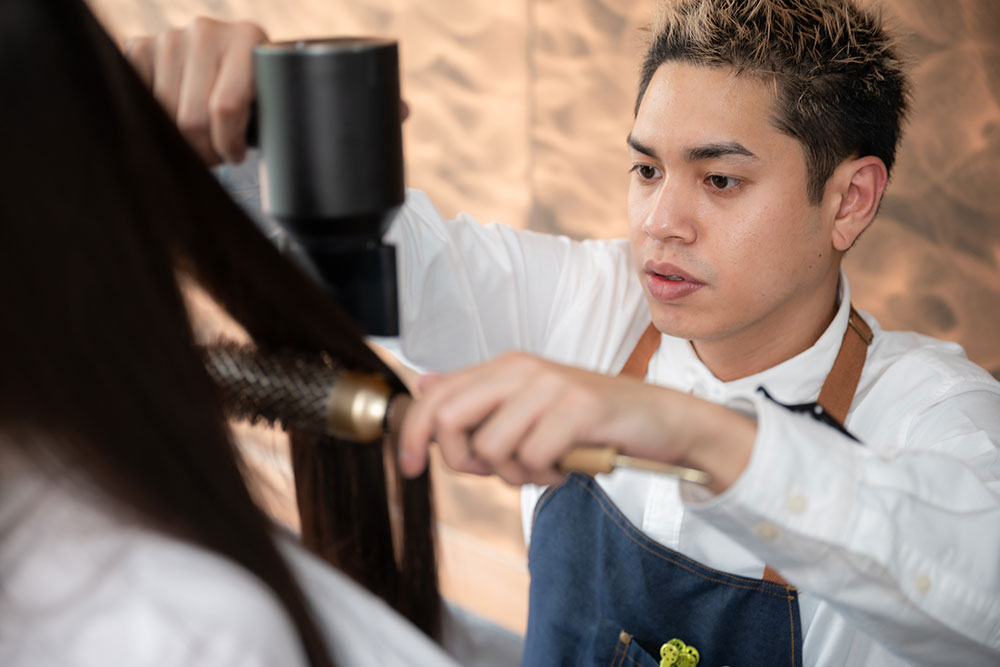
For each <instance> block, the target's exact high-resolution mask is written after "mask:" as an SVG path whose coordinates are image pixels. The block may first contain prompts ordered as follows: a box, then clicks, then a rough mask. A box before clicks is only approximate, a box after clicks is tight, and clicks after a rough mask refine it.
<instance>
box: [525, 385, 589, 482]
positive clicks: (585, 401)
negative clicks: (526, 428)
mask: <svg viewBox="0 0 1000 667" xmlns="http://www.w3.org/2000/svg"><path fill="white" fill-rule="evenodd" d="M602 412H603V410H602V407H601V406H600V405H599V403H598V402H597V401H596V400H595V399H594V398H593V397H592V396H591V395H590V394H588V393H587V392H586V391H585V390H580V389H577V388H573V389H571V390H569V391H567V392H565V393H564V394H563V395H562V396H560V398H559V400H558V401H556V402H555V403H553V404H552V405H551V406H550V407H549V409H548V410H546V412H545V414H543V415H542V416H541V417H540V418H539V419H538V421H537V422H536V423H535V425H534V427H533V428H532V429H531V431H530V432H529V433H528V434H527V435H526V436H525V438H524V442H523V444H522V445H521V448H520V449H519V450H518V461H519V462H520V464H521V465H522V466H524V468H525V469H526V470H527V471H528V473H529V477H532V478H533V479H535V478H543V477H548V476H550V475H551V474H552V473H553V472H554V471H556V470H557V469H558V463H559V459H560V458H561V457H562V455H563V454H565V453H566V452H568V451H569V450H570V449H571V448H572V447H573V445H574V444H575V443H577V442H580V441H583V440H585V438H584V436H583V434H584V433H586V431H587V430H588V429H589V425H590V424H593V423H595V422H599V421H600V419H601V413H602Z"/></svg>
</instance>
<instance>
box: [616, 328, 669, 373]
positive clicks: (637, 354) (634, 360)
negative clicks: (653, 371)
mask: <svg viewBox="0 0 1000 667" xmlns="http://www.w3.org/2000/svg"><path fill="white" fill-rule="evenodd" d="M662 335H663V334H661V333H660V330H659V329H657V328H656V327H655V326H653V323H652V322H650V323H649V326H648V327H646V330H645V331H643V332H642V336H640V337H639V342H638V343H636V344H635V347H634V348H632V354H630V355H629V357H628V360H627V361H626V362H625V365H624V366H622V370H621V372H620V373H618V374H619V375H627V376H628V377H633V378H639V379H640V380H641V379H643V378H644V377H646V371H647V370H649V360H650V359H652V358H653V354H654V353H655V352H656V348H658V347H660V338H661V337H662Z"/></svg>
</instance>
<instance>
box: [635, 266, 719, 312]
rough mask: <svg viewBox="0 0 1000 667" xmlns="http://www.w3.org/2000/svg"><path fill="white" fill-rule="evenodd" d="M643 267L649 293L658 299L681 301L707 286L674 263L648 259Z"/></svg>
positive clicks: (666, 301) (667, 301) (668, 301)
mask: <svg viewBox="0 0 1000 667" xmlns="http://www.w3.org/2000/svg"><path fill="white" fill-rule="evenodd" d="M642 268H643V270H644V271H645V273H646V286H647V288H648V289H649V293H650V295H652V297H653V298H654V299H656V300H657V301H661V302H664V303H670V302H676V301H680V300H682V299H684V298H686V297H688V296H690V295H692V294H694V293H695V292H697V291H698V290H700V289H701V288H702V287H704V286H705V283H703V282H701V281H700V280H698V279H697V278H695V277H694V276H692V275H691V274H689V273H688V272H686V271H684V270H683V269H681V268H680V267H678V266H675V265H673V264H669V263H666V262H654V261H653V260H648V261H646V263H645V264H644V265H643V267H642Z"/></svg>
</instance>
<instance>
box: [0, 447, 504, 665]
mask: <svg viewBox="0 0 1000 667" xmlns="http://www.w3.org/2000/svg"><path fill="white" fill-rule="evenodd" d="M3 463H4V470H3V473H2V474H0V665H3V666H4V667H116V666H119V665H120V666H123V667H125V666H128V667H143V666H148V667H236V666H240V667H264V666H275V667H278V666H280V667H306V666H307V665H308V661H307V659H306V657H305V653H304V652H303V650H302V646H301V642H300V641H299V637H298V634H297V632H296V630H295V628H294V626H293V625H292V623H291V621H290V620H289V617H288V616H287V614H286V613H285V611H284V607H282V606H281V604H280V602H279V601H278V599H277V597H276V596H275V595H274V593H273V592H272V591H271V590H270V589H269V588H267V587H266V586H265V585H264V584H263V583H262V582H261V581H260V580H258V579H257V578H256V577H255V576H253V575H251V574H250V573H249V572H247V571H246V570H244V569H243V568H241V567H239V566H237V565H235V564H234V563H233V562H232V561H230V560H228V559H226V558H223V557H220V556H218V555H216V554H214V553H211V552H209V551H206V550H205V549H202V548H200V547H197V546H193V545H191V544H188V543H186V542H182V541H180V540H177V539H175V538H172V537H168V536H165V535H163V534H160V533H157V532H155V531H153V530H150V529H149V528H145V527H143V526H142V525H141V524H138V523H137V522H135V521H134V520H130V519H129V518H128V517H127V516H126V515H125V514H123V513H122V512H121V510H119V509H116V508H115V507H114V506H113V505H111V504H110V503H108V502H107V501H106V500H104V499H102V498H101V497H100V496H99V495H97V494H96V492H94V491H93V490H91V489H88V488H87V487H86V486H85V485H82V484H80V483H79V482H78V481H76V482H74V481H72V480H71V479H69V478H68V477H64V478H62V479H59V478H52V477H50V476H47V475H40V474H38V473H37V471H32V470H31V469H30V468H28V467H24V466H20V468H19V469H18V470H15V471H12V470H11V467H10V460H9V458H5V459H4V461H3ZM18 465H19V464H18ZM276 539H277V540H278V542H279V546H280V547H281V551H282V554H283V555H284V556H285V558H286V560H287V561H288V562H289V564H290V566H291V569H292V571H293V573H294V574H295V576H296V578H297V579H298V581H299V584H300V585H301V587H302V589H303V591H304V592H305V594H306V596H307V598H308V601H309V603H310V605H311V606H312V608H313V610H314V613H315V618H316V621H317V624H318V626H319V628H320V630H321V632H322V633H323V635H324V636H325V637H326V639H327V643H328V644H329V645H330V647H331V653H332V656H333V658H334V660H335V662H336V664H338V665H342V666H345V667H347V666H352V667H353V666H355V665H358V666H368V665H371V666H373V667H375V666H379V667H381V666H387V665H394V666H397V667H403V666H405V665H420V666H424V667H439V666H444V667H447V666H448V665H459V664H463V665H465V664H476V663H477V662H479V663H480V664H513V663H512V662H507V663H501V662H493V663H490V662H489V661H486V662H481V661H478V660H477V659H476V658H475V656H476V655H490V654H491V653H492V654H493V655H496V654H497V651H492V652H491V651H490V650H489V649H490V647H489V646H486V647H478V646H476V645H475V641H476V639H475V637H474V636H471V635H469V633H468V632H466V629H465V628H463V627H460V621H456V620H455V619H454V618H453V617H451V616H448V617H447V618H446V620H445V624H446V632H445V634H446V641H447V640H448V639H453V640H454V641H453V642H452V643H453V644H454V649H455V650H456V652H457V654H458V655H457V657H458V660H457V661H455V660H453V658H452V656H449V655H448V654H446V653H445V651H444V650H442V649H441V648H440V647H439V646H437V645H436V644H434V643H433V642H432V641H431V640H429V639H428V638H427V637H426V636H424V635H423V634H422V633H421V632H420V631H419V630H417V629H416V627H414V626H413V625H411V624H410V623H409V622H408V621H406V620H405V619H403V618H402V617H401V616H399V615H398V614H397V613H396V612H395V611H393V610H392V609H391V608H389V607H388V606H387V605H386V604H384V603H383V602H382V601H381V600H379V599H377V598H376V597H375V596H373V595H372V594H370V593H369V592H368V591H366V590H364V589H362V588H361V587H360V586H358V585H357V584H355V583H354V582H353V581H352V580H350V579H348V578H347V577H346V576H345V575H343V574H341V573H340V572H338V571H337V570H335V569H333V568H331V567H330V566H329V565H327V564H326V563H324V562H322V561H320V560H318V559H317V558H315V557H313V556H311V555H309V554H308V553H306V552H305V550H303V549H302V548H301V547H299V546H297V545H296V543H295V541H294V539H293V538H291V537H289V536H285V535H281V536H278V537H277V538H276ZM515 661H516V659H515Z"/></svg>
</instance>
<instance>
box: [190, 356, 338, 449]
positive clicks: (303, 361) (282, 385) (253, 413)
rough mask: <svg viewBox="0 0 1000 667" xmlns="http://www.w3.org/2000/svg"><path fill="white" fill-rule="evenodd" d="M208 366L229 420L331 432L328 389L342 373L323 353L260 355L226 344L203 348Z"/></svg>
mask: <svg viewBox="0 0 1000 667" xmlns="http://www.w3.org/2000/svg"><path fill="white" fill-rule="evenodd" d="M205 367H206V369H207V370H208V374H209V376H211V378H212V380H213V381H214V382H215V384H216V385H217V386H218V387H219V390H220V392H221V393H222V400H223V403H224V405H225V409H226V413H227V414H228V415H229V417H231V418H233V419H240V420H247V421H249V422H250V423H252V424H258V423H261V422H265V423H267V424H271V425H279V426H281V427H282V428H284V429H286V430H288V429H296V430H301V431H306V432H309V433H314V434H317V435H323V434H325V433H326V432H327V413H328V411H329V396H330V390H331V388H332V387H333V386H334V384H335V383H336V381H337V378H338V377H339V376H340V373H341V369H340V368H338V367H335V366H333V365H331V364H330V363H328V362H327V361H326V360H324V359H323V358H322V357H321V356H320V355H304V354H301V353H296V352H268V353H262V352H260V351H259V350H257V349H256V348H254V347H251V346H248V345H239V344H236V343H229V342H226V343H218V344H215V345H212V346H209V347H206V348H205Z"/></svg>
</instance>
